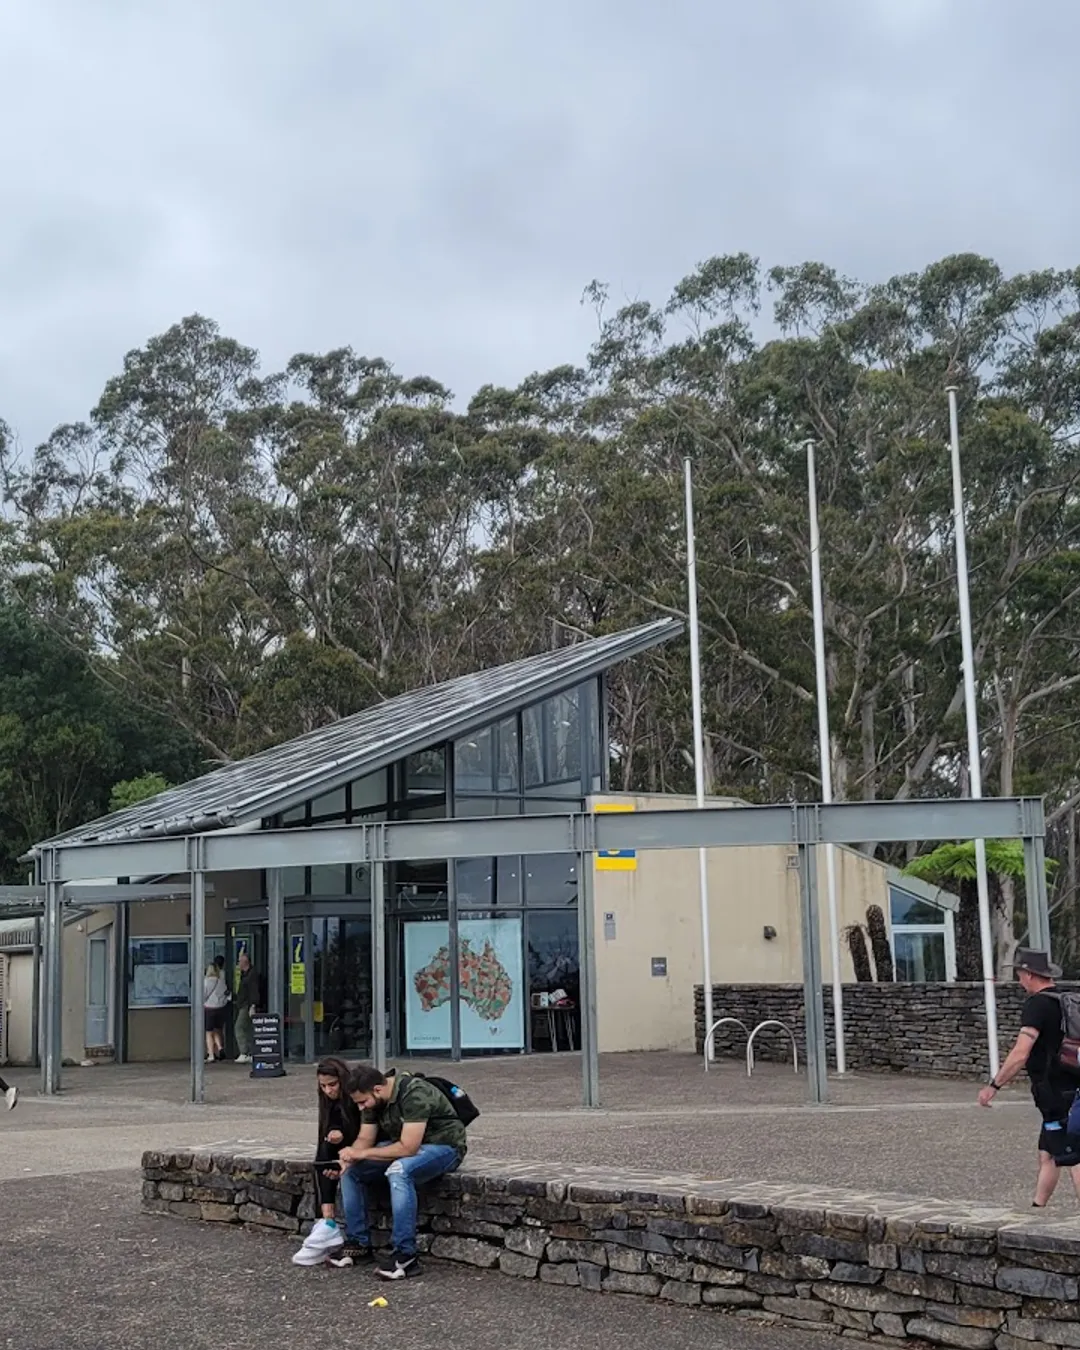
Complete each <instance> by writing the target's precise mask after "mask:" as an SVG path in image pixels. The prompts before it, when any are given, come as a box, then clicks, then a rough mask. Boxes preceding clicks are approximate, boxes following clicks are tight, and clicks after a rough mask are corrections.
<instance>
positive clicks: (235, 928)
mask: <svg viewBox="0 0 1080 1350" xmlns="http://www.w3.org/2000/svg"><path fill="white" fill-rule="evenodd" d="M267 928H268V925H267V924H265V923H257V922H251V921H249V920H241V921H238V922H236V923H229V924H226V926H225V973H226V979H227V980H228V982H229V990H230V992H231V993H232V994H233V996H234V1001H233V1002H231V1003H230V1004H229V1015H228V1018H227V1019H226V1029H225V1045H226V1054H227V1055H228V1056H229V1058H230V1059H233V1058H235V1057H236V1053H237V1049H236V1037H235V1034H234V1032H233V1020H234V1019H235V1017H236V1003H235V994H236V987H237V984H238V983H239V981H240V968H239V965H238V962H239V960H240V954H241V952H247V956H248V960H249V961H250V962H251V964H252V966H253V967H254V970H255V973H256V975H257V976H258V986H259V999H258V1003H257V1005H256V1006H257V1007H258V1008H259V1010H260V1011H261V1012H265V1011H266V1006H267V1003H266V999H267V993H268V990H267V983H266V969H267V955H268V951H267Z"/></svg>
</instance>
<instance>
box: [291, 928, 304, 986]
mask: <svg viewBox="0 0 1080 1350" xmlns="http://www.w3.org/2000/svg"><path fill="white" fill-rule="evenodd" d="M290 947H291V949H292V961H291V962H290V966H291V969H290V971H289V993H290V994H304V993H306V992H307V970H306V968H305V966H304V938H303V935H302V934H300V933H297V934H296V935H295V936H294V937H293V938H292V940H291V942H290Z"/></svg>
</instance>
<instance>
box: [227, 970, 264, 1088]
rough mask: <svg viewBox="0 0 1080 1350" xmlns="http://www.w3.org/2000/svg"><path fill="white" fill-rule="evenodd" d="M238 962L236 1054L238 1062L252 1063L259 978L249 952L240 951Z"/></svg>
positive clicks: (234, 1028) (234, 1027)
mask: <svg viewBox="0 0 1080 1350" xmlns="http://www.w3.org/2000/svg"><path fill="white" fill-rule="evenodd" d="M236 964H237V967H238V968H239V971H240V983H239V984H238V985H237V987H236V1020H235V1022H234V1023H233V1030H234V1031H235V1033H236V1047H237V1049H238V1050H239V1052H240V1053H239V1054H238V1055H237V1056H236V1062H237V1064H250V1063H251V1052H252V1051H253V1050H254V1049H255V1034H254V1032H253V1030H252V1027H251V1019H252V1017H254V1016H255V1013H256V1012H257V1011H258V1002H259V978H258V976H257V975H256V974H255V967H254V966H253V965H252V964H251V958H250V957H249V956H248V954H247V952H241V953H240V956H239V958H238V959H237V962H236Z"/></svg>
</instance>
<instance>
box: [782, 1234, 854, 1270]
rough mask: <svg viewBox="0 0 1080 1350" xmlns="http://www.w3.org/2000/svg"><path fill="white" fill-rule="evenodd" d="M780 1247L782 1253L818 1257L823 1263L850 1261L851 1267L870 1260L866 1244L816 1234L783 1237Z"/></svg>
mask: <svg viewBox="0 0 1080 1350" xmlns="http://www.w3.org/2000/svg"><path fill="white" fill-rule="evenodd" d="M781 1245H782V1246H783V1248H784V1251H786V1252H791V1253H793V1254H794V1255H795V1256H819V1257H821V1258H822V1259H823V1260H825V1261H850V1262H851V1263H852V1264H853V1265H865V1264H867V1263H868V1261H869V1258H870V1246H869V1244H868V1243H866V1242H857V1241H849V1240H847V1239H846V1238H831V1237H822V1236H820V1235H819V1234H817V1233H793V1234H791V1235H790V1236H788V1237H785V1238H784V1239H783V1241H782V1244H781Z"/></svg>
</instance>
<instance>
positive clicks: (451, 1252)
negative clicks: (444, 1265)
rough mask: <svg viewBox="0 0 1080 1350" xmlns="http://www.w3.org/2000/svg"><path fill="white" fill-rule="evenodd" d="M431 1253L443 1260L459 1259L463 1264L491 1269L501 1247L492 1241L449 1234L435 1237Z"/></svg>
mask: <svg viewBox="0 0 1080 1350" xmlns="http://www.w3.org/2000/svg"><path fill="white" fill-rule="evenodd" d="M431 1254H432V1256H435V1257H438V1258H439V1259H440V1260H443V1261H458V1262H460V1263H461V1264H462V1265H466V1266H479V1267H480V1269H481V1270H490V1269H491V1267H492V1266H493V1265H495V1263H496V1262H497V1261H498V1259H499V1256H500V1249H499V1248H498V1247H496V1246H494V1245H493V1244H492V1243H490V1242H481V1241H480V1239H479V1238H470V1237H459V1236H457V1235H456V1234H447V1235H440V1236H438V1237H436V1238H435V1240H434V1242H432V1244H431Z"/></svg>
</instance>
